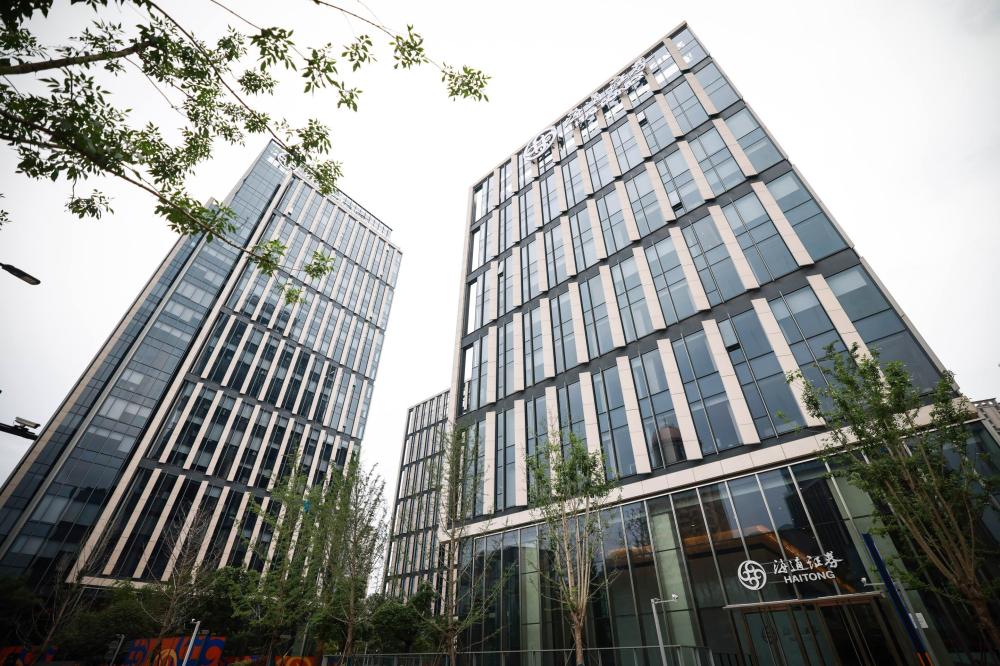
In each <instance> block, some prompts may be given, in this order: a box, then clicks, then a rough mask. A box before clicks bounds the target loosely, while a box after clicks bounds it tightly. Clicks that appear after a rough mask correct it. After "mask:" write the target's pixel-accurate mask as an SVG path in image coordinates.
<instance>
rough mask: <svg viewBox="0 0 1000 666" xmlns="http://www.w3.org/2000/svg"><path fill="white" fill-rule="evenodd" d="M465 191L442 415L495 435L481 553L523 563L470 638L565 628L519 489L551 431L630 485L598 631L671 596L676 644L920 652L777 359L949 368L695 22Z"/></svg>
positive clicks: (741, 652) (484, 460) (818, 376)
mask: <svg viewBox="0 0 1000 666" xmlns="http://www.w3.org/2000/svg"><path fill="white" fill-rule="evenodd" d="M745 57H748V58H750V57H752V54H745ZM789 95H790V96H792V95H793V92H791V91H789ZM803 122H807V123H808V122H809V119H808V115H805V116H804V117H803ZM470 195H471V196H470V201H469V215H470V218H469V225H468V230H467V234H468V235H467V243H466V245H465V248H466V249H465V256H464V258H463V271H462V276H463V278H462V286H461V296H460V304H461V310H460V315H459V323H458V328H459V330H458V344H457V345H456V356H455V363H454V368H455V374H454V377H453V385H452V391H453V396H454V398H453V400H452V406H451V409H452V415H451V418H452V419H454V420H455V421H456V422H457V423H459V424H460V425H466V426H468V427H469V428H470V429H471V430H472V431H473V432H474V433H476V437H477V439H478V442H479V443H480V447H481V448H480V451H479V459H480V460H481V468H480V469H478V470H477V476H478V477H481V478H482V483H481V484H480V486H479V488H478V489H477V491H476V492H477V496H476V502H475V504H476V516H475V517H474V518H473V520H472V521H471V523H470V524H469V525H468V528H467V530H466V531H467V533H468V534H470V535H471V537H472V538H474V545H473V547H472V548H470V549H469V550H468V552H469V553H473V554H474V555H473V557H474V563H473V564H474V566H476V567H485V570H486V571H487V572H494V573H496V572H501V571H502V572H504V574H505V575H509V576H514V577H516V578H517V582H516V583H510V582H505V583H504V584H503V589H502V593H501V594H499V595H498V597H497V598H496V600H495V606H494V607H492V608H491V609H489V611H488V612H487V613H485V615H484V619H483V626H482V627H476V628H475V629H474V630H473V631H472V632H471V636H472V641H473V644H474V645H475V649H481V650H517V649H521V650H536V649H547V648H564V647H567V646H569V645H571V638H570V636H569V635H568V627H567V625H566V623H565V622H564V621H562V619H561V618H560V615H559V613H558V610H557V606H556V605H555V604H553V603H552V602H551V600H550V595H547V594H546V592H545V590H544V589H543V588H544V582H545V576H544V575H542V574H541V573H540V572H539V567H544V566H545V562H546V561H547V555H546V553H545V552H544V549H545V547H546V546H545V541H544V539H543V538H541V536H540V534H539V530H538V526H537V518H536V516H535V515H534V514H532V512H530V511H529V510H528V509H527V505H528V497H529V487H528V478H527V473H526V461H527V460H528V459H529V458H531V457H533V456H536V455H537V452H538V450H539V445H540V444H541V443H542V442H543V441H544V440H545V439H546V438H547V437H548V435H549V433H550V432H551V431H552V430H553V429H555V430H561V431H563V432H572V433H575V434H576V435H577V436H579V437H580V438H581V439H582V440H583V441H585V442H586V443H587V446H588V447H589V448H590V449H591V450H592V451H597V450H600V451H602V452H603V455H604V458H605V461H606V465H607V472H608V475H609V477H618V478H620V480H621V501H620V502H619V503H617V504H616V505H615V506H612V507H609V508H608V509H607V511H606V512H605V513H604V521H605V535H604V541H603V550H602V554H601V556H600V558H599V561H598V562H596V563H595V572H596V575H597V576H599V577H606V578H607V582H608V587H607V589H606V590H605V591H604V592H602V593H601V594H600V595H599V596H597V597H596V598H595V599H594V601H593V603H592V608H591V616H590V621H589V623H588V636H587V644H588V646H590V647H595V648H626V647H630V646H652V645H655V644H656V643H657V634H656V631H655V625H654V615H653V613H654V611H653V609H652V605H653V604H652V602H653V600H654V599H662V600H667V601H666V602H664V603H660V604H658V605H657V609H658V610H657V611H656V612H658V613H659V618H660V621H661V622H662V623H663V625H664V631H665V639H664V640H665V641H666V642H668V643H673V644H682V645H699V646H708V647H710V648H712V649H713V650H714V651H716V652H717V653H720V654H727V655H731V656H733V658H735V659H736V660H737V662H736V663H743V660H746V659H749V660H750V662H749V663H774V664H778V663H803V664H809V663H840V662H837V660H838V659H841V660H842V663H866V664H868V663H878V664H888V663H904V660H906V659H908V657H907V656H906V654H907V653H908V652H910V651H912V648H910V646H909V643H908V639H907V634H906V633H905V632H904V629H903V624H902V621H901V619H900V617H899V616H898V615H897V614H896V613H894V612H893V610H892V608H891V607H890V605H889V604H888V603H887V602H886V601H885V600H884V599H883V597H882V594H881V592H879V590H878V588H877V587H873V584H872V583H871V581H877V580H879V579H878V577H877V575H876V574H874V573H872V572H873V569H872V565H873V557H872V556H871V555H870V553H869V551H868V550H867V549H866V547H865V545H864V544H863V540H862V534H863V533H866V532H869V531H871V523H872V517H871V514H872V506H871V503H870V502H869V501H868V500H867V499H866V498H865V497H863V496H861V495H860V494H859V493H858V492H856V491H854V489H853V488H852V487H851V486H849V485H848V484H846V483H845V482H844V480H843V479H838V478H830V477H829V475H828V472H829V471H830V470H829V468H828V465H827V463H826V462H824V461H823V460H822V459H821V458H820V453H821V448H822V446H823V441H824V435H823V434H822V430H823V427H822V423H820V422H817V421H816V420H814V419H812V418H810V417H809V416H808V415H807V414H806V410H805V408H804V405H803V400H802V388H801V385H798V384H794V383H793V384H788V383H787V382H786V380H785V376H786V373H789V372H794V371H798V370H801V371H802V372H803V373H804V375H805V376H806V377H808V378H809V379H810V380H811V381H812V382H814V383H816V384H820V385H822V384H824V383H825V382H826V381H827V379H826V376H825V375H824V372H823V368H824V366H825V365H827V364H828V363H829V359H828V353H827V351H826V350H827V347H828V345H833V347H834V348H835V349H836V350H841V351H842V350H845V349H847V348H849V347H850V346H851V345H857V346H858V347H859V348H860V349H861V350H862V352H864V351H866V350H872V349H878V350H879V351H880V352H881V357H882V359H883V360H886V361H888V360H899V361H902V362H903V363H905V365H906V367H907V369H908V370H909V371H910V373H911V374H912V376H913V379H914V380H915V382H916V383H917V384H918V385H919V386H921V387H929V386H931V385H932V384H933V383H934V382H935V381H936V380H937V378H938V376H939V374H940V373H941V372H942V366H941V364H940V363H939V362H938V360H937V359H936V358H935V356H934V355H933V353H932V352H931V351H930V349H928V347H927V345H926V344H925V343H924V341H923V340H922V339H921V338H920V336H919V334H918V333H917V332H916V331H915V329H914V328H913V326H912V325H911V323H910V322H909V321H908V320H907V318H906V316H905V315H904V314H903V313H902V312H901V310H900V308H899V307H898V305H897V304H896V303H895V302H894V301H893V299H892V297H891V296H890V294H889V293H888V292H887V291H886V290H885V288H884V287H883V285H882V284H881V283H880V282H879V281H878V279H877V278H876V276H875V274H874V273H873V272H872V270H871V269H870V267H869V266H868V265H867V264H866V263H865V262H864V261H863V260H862V259H861V257H860V256H859V255H858V253H857V252H856V251H855V249H854V247H853V245H852V243H851V241H850V240H849V239H848V237H847V235H846V234H845V233H844V231H843V230H842V229H841V228H840V227H839V226H838V225H837V224H836V223H835V222H834V220H833V217H832V215H831V214H830V212H829V211H828V210H827V209H826V208H825V207H824V206H823V204H822V203H821V202H820V200H819V198H818V197H817V196H816V194H815V193H814V192H813V190H812V189H811V188H810V186H809V185H808V184H807V183H806V181H805V179H804V178H803V177H802V175H801V174H800V173H799V172H798V170H797V169H795V168H794V167H793V166H792V164H791V163H790V162H789V161H788V157H787V156H786V155H785V154H784V152H783V151H782V149H781V147H780V146H779V145H778V143H777V141H776V140H775V139H774V137H772V136H771V135H770V133H769V132H768V131H767V129H766V128H765V127H764V126H763V124H762V122H761V120H760V119H759V118H758V117H757V116H756V115H755V114H754V113H753V111H752V110H751V109H750V108H749V107H748V106H747V104H746V103H745V102H744V100H743V98H742V96H741V95H740V93H739V92H738V91H737V89H736V87H735V86H734V85H733V83H732V82H731V81H729V80H728V79H727V77H726V76H725V74H724V73H723V71H722V69H721V67H720V66H719V64H718V63H717V62H715V60H714V59H713V58H712V57H711V56H710V55H709V54H708V52H707V51H706V50H705V48H704V47H703V45H702V44H701V43H700V42H699V40H698V39H697V37H696V36H695V35H694V33H693V32H692V31H691V29H690V28H688V27H687V26H686V25H683V24H682V25H681V26H679V27H678V28H676V29H675V30H673V31H671V32H670V33H669V34H667V35H666V36H665V37H664V38H663V39H662V40H660V41H657V42H656V43H655V44H653V45H652V46H650V47H649V48H648V49H646V50H645V51H644V52H642V53H641V54H640V56H639V58H638V59H637V60H635V61H634V62H633V63H629V65H628V66H627V67H626V68H625V69H624V70H622V71H621V72H618V73H616V75H615V76H614V77H613V78H611V79H610V80H609V81H607V82H605V83H604V84H602V85H601V86H599V87H598V88H597V89H596V90H595V91H594V92H593V93H591V94H590V95H588V96H587V97H585V98H584V99H583V100H581V101H580V103H579V105H577V106H576V107H574V108H573V109H571V110H569V111H568V112H567V113H566V114H564V115H562V116H561V117H559V118H556V119H555V121H554V122H553V123H552V124H551V125H550V126H548V127H547V128H545V129H543V130H542V131H541V132H540V133H538V135H537V136H535V137H534V138H533V139H532V140H531V141H530V142H529V143H528V144H527V145H525V146H524V148H523V149H521V150H518V151H516V152H514V153H513V154H512V155H510V156H508V157H506V158H505V159H504V160H503V161H502V162H501V163H500V164H498V165H497V167H496V168H495V169H493V170H492V171H491V172H490V173H488V174H486V175H485V177H483V178H482V179H480V180H479V181H478V182H477V183H476V184H475V185H474V187H473V188H472V190H471V193H470ZM970 433H971V439H970V446H973V445H977V446H979V447H981V448H985V447H995V446H996V444H995V442H993V441H992V440H991V439H990V438H989V435H988V431H987V430H986V429H985V428H983V427H982V426H981V424H980V423H977V422H973V423H971V424H970ZM994 450H995V449H994ZM994 459H996V458H994ZM993 527H994V528H995V527H996V526H995V525H994V526H993ZM993 536H994V537H996V536H997V535H996V534H994V535H993ZM879 545H880V547H881V549H882V554H883V555H885V556H886V557H887V558H888V557H889V556H891V555H893V554H894V552H895V551H894V548H893V545H892V543H891V542H888V541H885V540H882V541H880V542H879ZM762 572H763V573H762ZM473 580H478V578H475V577H474V578H473ZM486 585H487V586H489V585H490V583H489V580H487V582H486ZM907 597H908V603H909V604H910V605H911V608H912V611H913V613H915V614H919V615H914V617H919V622H920V623H923V622H924V620H926V621H927V623H928V625H927V627H926V628H924V629H922V631H923V633H924V635H925V638H926V640H927V641H928V642H929V645H930V646H931V647H932V649H933V651H934V653H935V654H936V655H938V657H940V658H941V659H942V660H946V659H947V657H948V655H949V654H958V653H961V652H962V651H963V649H966V648H967V647H968V646H969V644H970V643H971V642H974V641H975V637H974V636H973V633H972V632H971V631H966V629H967V628H968V627H969V626H970V623H969V622H967V621H965V620H963V619H962V618H963V617H964V616H963V615H961V614H960V613H956V612H955V609H954V608H953V607H952V606H950V605H949V603H948V602H947V601H946V600H943V599H942V598H940V597H935V596H933V595H929V594H918V593H916V592H914V591H908V592H907ZM601 654H602V655H605V657H602V658H607V655H610V654H612V653H610V652H602V653H601ZM614 654H616V656H615V657H614V659H615V660H617V659H624V660H625V663H638V662H635V661H632V660H633V659H637V658H638V657H636V655H637V654H638V655H644V656H643V657H642V658H644V659H647V658H648V659H653V660H654V661H653V662H652V663H659V661H655V660H658V659H659V656H658V655H657V654H656V652H655V650H653V649H650V650H649V651H648V652H646V651H644V650H639V651H638V652H636V653H630V652H628V651H627V650H626V651H622V652H618V653H614ZM630 654H631V655H632V656H629V655H630ZM776 655H777V656H776ZM821 655H822V656H821ZM823 658H826V659H829V660H830V661H826V662H824V661H818V660H819V659H823ZM616 663H617V661H616ZM906 663H908V662H906ZM944 663H948V662H947V661H944Z"/></svg>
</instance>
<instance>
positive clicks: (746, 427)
mask: <svg viewBox="0 0 1000 666" xmlns="http://www.w3.org/2000/svg"><path fill="white" fill-rule="evenodd" d="M701 325H702V328H704V329H705V339H706V341H707V342H708V348H709V350H710V351H711V352H712V359H713V360H714V361H715V366H716V368H718V370H719V377H720V378H721V379H722V386H723V387H724V388H725V389H726V396H727V397H728V398H729V408H730V409H731V410H732V412H733V420H734V421H735V422H736V429H737V430H738V431H739V435H740V441H741V442H742V443H743V444H759V443H760V437H759V436H758V435H757V428H756V427H755V426H754V424H753V417H751V416H750V408H749V407H747V401H746V398H744V397H743V389H742V387H740V380H739V379H738V378H737V377H736V370H734V369H733V364H732V363H731V362H730V360H729V354H728V353H727V352H726V345H725V344H724V343H723V342H722V333H721V332H720V331H719V325H718V323H716V321H715V320H714V319H706V320H705V321H703V322H701Z"/></svg>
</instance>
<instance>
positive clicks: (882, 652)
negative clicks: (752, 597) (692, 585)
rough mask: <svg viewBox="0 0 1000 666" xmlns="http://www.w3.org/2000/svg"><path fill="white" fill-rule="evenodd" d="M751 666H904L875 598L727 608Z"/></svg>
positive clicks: (906, 660)
mask: <svg viewBox="0 0 1000 666" xmlns="http://www.w3.org/2000/svg"><path fill="white" fill-rule="evenodd" d="M727 608H728V609H729V610H731V611H732V612H733V616H734V619H735V621H736V624H737V630H738V633H739V634H740V640H741V642H742V643H743V650H742V652H743V654H745V655H747V656H748V657H749V660H750V663H751V664H753V665H754V666H889V665H898V666H908V665H909V664H911V663H912V660H911V659H910V658H909V652H905V651H904V650H903V649H902V644H901V643H900V642H899V640H898V639H897V633H896V631H895V630H894V628H893V626H894V623H893V622H892V621H891V618H890V617H889V616H887V615H886V613H885V611H884V610H883V601H882V597H881V595H879V594H877V593H876V594H857V595H843V596H838V597H825V598H822V599H803V600H792V601H782V602H768V603H761V604H740V605H735V606H729V607H727Z"/></svg>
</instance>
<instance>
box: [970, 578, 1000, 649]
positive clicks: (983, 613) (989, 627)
mask: <svg viewBox="0 0 1000 666" xmlns="http://www.w3.org/2000/svg"><path fill="white" fill-rule="evenodd" d="M967 597H968V599H969V604H970V605H971V606H972V612H973V613H975V614H976V620H977V621H978V622H979V628H980V629H982V631H983V635H984V636H985V638H986V640H987V641H988V643H989V648H990V649H991V650H992V651H993V652H995V653H997V654H1000V627H997V624H996V622H994V621H993V615H992V614H991V613H990V607H989V604H988V603H987V600H986V597H984V596H983V595H982V594H981V593H980V592H979V590H978V589H977V590H974V591H973V590H970V591H969V592H968V593H967Z"/></svg>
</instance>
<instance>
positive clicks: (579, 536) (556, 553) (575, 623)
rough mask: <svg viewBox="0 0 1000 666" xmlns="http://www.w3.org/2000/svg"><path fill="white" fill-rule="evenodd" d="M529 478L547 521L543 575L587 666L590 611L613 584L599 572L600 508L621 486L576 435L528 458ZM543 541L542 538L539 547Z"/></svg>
mask: <svg viewBox="0 0 1000 666" xmlns="http://www.w3.org/2000/svg"><path fill="white" fill-rule="evenodd" d="M563 440H568V443H567V444H566V445H565V446H564V441H563ZM528 475H529V478H530V480H531V485H530V486H529V493H528V504H529V506H531V507H532V508H533V509H534V510H535V511H537V512H538V513H539V514H540V516H541V518H542V524H543V525H544V527H545V529H544V541H545V542H546V543H547V546H548V549H549V551H550V553H551V557H550V558H549V559H548V562H547V567H545V566H542V564H541V562H540V563H539V571H540V572H541V573H542V577H543V578H544V579H545V582H546V583H547V587H548V589H549V590H550V594H549V596H550V598H551V599H552V600H553V601H554V602H555V603H556V604H558V605H559V607H560V608H561V609H562V611H563V612H564V613H565V615H566V619H567V620H568V622H569V625H570V630H571V632H572V634H573V647H574V650H575V656H576V662H575V663H576V664H583V663H584V661H583V660H584V654H583V651H584V647H585V635H586V627H587V609H588V606H589V604H590V602H591V600H592V599H594V598H595V597H596V596H597V595H598V594H599V593H600V591H601V590H602V589H604V588H605V587H606V586H607V585H608V582H609V581H608V579H607V578H606V577H602V576H598V575H596V573H595V569H594V561H595V559H596V558H597V557H599V556H600V555H601V547H602V543H603V540H604V523H603V521H602V518H601V510H602V509H603V508H604V507H605V506H606V505H607V504H608V503H610V502H611V501H613V499H614V497H615V494H616V491H617V489H618V482H617V479H608V478H607V473H606V471H605V465H604V456H603V455H602V453H601V452H600V451H595V452H591V451H589V450H588V449H587V444H586V442H584V441H583V440H581V439H580V438H579V437H577V436H576V435H575V434H574V433H572V432H566V433H563V432H559V431H553V432H552V433H550V434H549V437H548V440H547V441H546V442H545V443H544V444H543V445H542V446H541V447H540V448H539V455H538V456H537V457H534V458H529V459H528ZM542 542H543V538H542V535H541V534H540V535H539V547H541V545H542ZM539 592H541V590H539Z"/></svg>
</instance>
